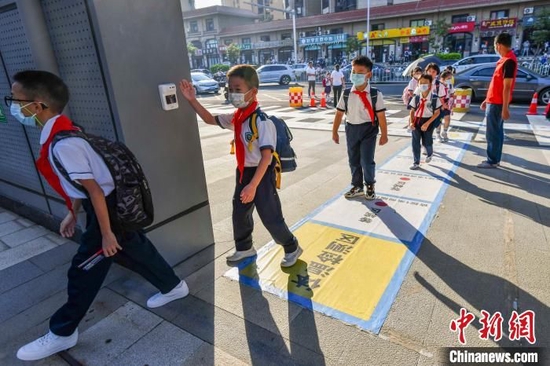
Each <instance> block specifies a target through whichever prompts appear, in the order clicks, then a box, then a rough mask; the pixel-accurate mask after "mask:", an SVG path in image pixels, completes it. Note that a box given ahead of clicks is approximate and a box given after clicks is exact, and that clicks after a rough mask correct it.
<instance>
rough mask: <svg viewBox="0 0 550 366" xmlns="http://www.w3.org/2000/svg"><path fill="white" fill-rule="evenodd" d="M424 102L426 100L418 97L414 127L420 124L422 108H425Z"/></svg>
mask: <svg viewBox="0 0 550 366" xmlns="http://www.w3.org/2000/svg"><path fill="white" fill-rule="evenodd" d="M426 100H427V98H422V96H420V106H417V108H416V112H415V113H414V120H415V122H416V123H415V124H416V125H419V124H420V119H421V118H422V115H423V114H424V108H426Z"/></svg>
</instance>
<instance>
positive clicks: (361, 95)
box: [353, 90, 374, 124]
mask: <svg viewBox="0 0 550 366" xmlns="http://www.w3.org/2000/svg"><path fill="white" fill-rule="evenodd" d="M353 92H354V93H355V94H357V95H359V98H361V101H362V102H363V105H364V106H365V108H366V109H367V112H369V116H370V121H371V123H372V124H374V110H373V109H372V105H371V104H370V102H369V100H368V98H367V93H368V92H367V91H366V90H363V91H359V90H354V91H353Z"/></svg>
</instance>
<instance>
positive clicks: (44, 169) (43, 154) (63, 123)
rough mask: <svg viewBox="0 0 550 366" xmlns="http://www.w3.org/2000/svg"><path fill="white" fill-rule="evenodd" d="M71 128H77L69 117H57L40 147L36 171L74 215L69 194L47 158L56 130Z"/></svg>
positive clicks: (68, 129) (69, 129)
mask: <svg viewBox="0 0 550 366" xmlns="http://www.w3.org/2000/svg"><path fill="white" fill-rule="evenodd" d="M71 130H78V128H77V127H75V126H74V125H73V123H72V122H71V120H70V119H68V118H67V117H65V116H64V115H61V116H59V117H57V119H56V120H55V122H54V124H53V126H52V130H51V132H50V135H49V136H48V139H47V140H46V142H45V143H44V145H42V147H41V148H40V156H39V157H38V159H37V160H36V167H37V168H38V171H39V172H40V173H41V174H42V176H43V177H44V179H46V181H47V182H48V184H49V185H50V186H51V187H52V188H53V189H54V191H56V192H57V193H58V194H59V195H60V196H61V197H62V198H63V199H64V200H65V204H66V205H67V208H68V209H69V211H71V212H72V213H73V216H74V212H73V203H72V202H71V199H70V198H69V196H67V193H65V191H64V190H63V188H62V187H61V182H60V180H59V177H58V176H57V174H55V173H54V171H53V168H52V166H51V164H50V161H49V159H48V158H49V155H50V145H51V144H52V140H53V138H54V136H55V135H56V134H57V133H58V132H61V131H71Z"/></svg>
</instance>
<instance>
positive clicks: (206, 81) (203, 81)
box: [191, 72, 220, 94]
mask: <svg viewBox="0 0 550 366" xmlns="http://www.w3.org/2000/svg"><path fill="white" fill-rule="evenodd" d="M191 81H192V83H193V87H194V88H195V92H196V93H197V94H200V93H219V91H220V86H219V84H218V82H217V81H216V80H214V79H211V78H209V77H208V76H206V75H205V74H203V73H202V72H192V73H191Z"/></svg>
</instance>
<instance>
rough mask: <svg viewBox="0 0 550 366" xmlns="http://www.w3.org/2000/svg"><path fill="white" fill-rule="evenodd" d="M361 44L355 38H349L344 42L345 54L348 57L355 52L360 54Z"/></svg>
mask: <svg viewBox="0 0 550 366" xmlns="http://www.w3.org/2000/svg"><path fill="white" fill-rule="evenodd" d="M361 46H362V42H361V41H360V40H358V39H357V37H349V38H348V39H347V40H346V53H347V54H348V55H349V54H351V53H353V52H355V51H359V54H361Z"/></svg>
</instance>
